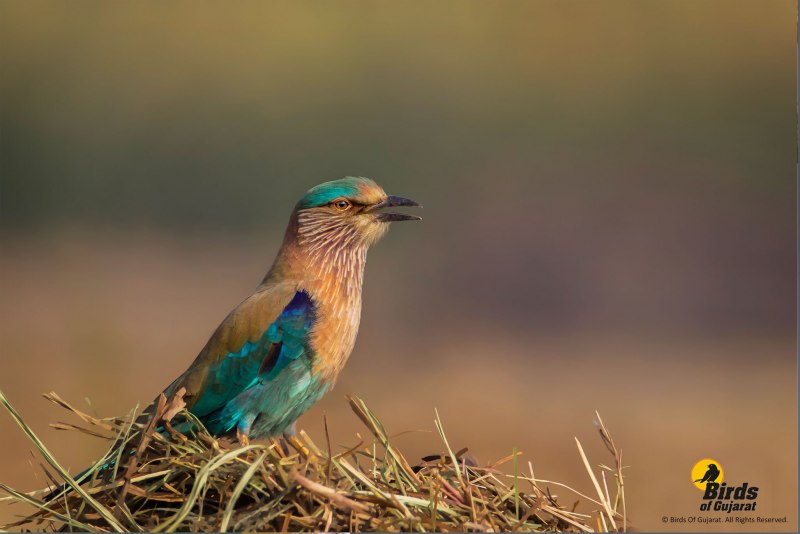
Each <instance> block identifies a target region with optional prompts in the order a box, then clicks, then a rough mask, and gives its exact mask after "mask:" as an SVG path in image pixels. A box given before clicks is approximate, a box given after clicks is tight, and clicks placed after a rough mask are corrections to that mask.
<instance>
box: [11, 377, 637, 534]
mask: <svg viewBox="0 0 800 534" xmlns="http://www.w3.org/2000/svg"><path fill="white" fill-rule="evenodd" d="M45 397H46V398H48V399H49V400H51V401H52V402H55V403H56V404H59V405H60V406H62V407H64V408H66V409H67V410H69V411H70V412H71V413H72V414H74V415H75V416H77V417H78V418H80V420H81V422H82V423H81V424H80V425H73V424H67V423H57V424H55V425H53V426H54V427H56V428H59V429H64V430H79V431H82V432H85V433H86V434H88V435H91V436H94V437H99V438H104V439H121V440H123V442H124V443H125V446H124V447H122V448H119V449H117V450H115V451H113V452H110V453H109V455H116V456H115V457H116V459H117V461H116V463H115V467H114V468H113V469H110V471H113V473H110V474H111V475H113V476H106V477H103V476H98V472H97V468H96V467H95V468H93V469H92V470H90V471H89V472H87V473H86V475H85V476H84V477H83V478H82V479H80V480H75V479H73V478H72V477H71V476H70V475H69V474H68V473H67V472H66V471H65V470H64V469H63V468H62V467H61V466H60V465H59V463H58V462H57V460H56V459H55V458H54V457H53V455H52V454H51V453H50V452H49V451H48V449H47V447H46V446H45V445H44V444H43V443H42V442H41V441H40V440H39V439H38V438H37V437H36V435H35V434H34V433H33V432H32V431H31V429H30V428H29V427H28V426H27V425H26V424H25V422H24V421H23V419H22V418H21V417H20V415H19V414H18V413H17V411H16V410H15V409H14V408H13V406H12V405H11V404H10V403H9V402H8V400H7V399H6V397H5V396H4V395H3V394H2V392H0V401H2V403H3V405H4V406H5V408H6V409H7V410H8V411H9V413H10V414H11V416H12V417H13V418H14V420H15V421H16V422H17V423H18V425H19V426H20V428H21V429H22V430H23V432H25V434H26V435H27V436H28V437H29V439H30V440H31V441H32V443H33V444H34V445H35V447H36V448H37V449H38V450H39V452H40V453H41V455H42V457H43V458H44V460H45V462H47V464H48V465H49V468H45V466H44V465H43V466H42V468H43V469H44V471H45V473H46V474H47V476H48V478H49V480H51V481H52V483H53V486H54V487H58V486H59V482H58V480H59V479H60V480H64V481H65V484H64V485H63V488H64V489H63V490H62V491H60V492H59V493H58V495H57V496H56V497H55V498H53V499H52V500H50V501H48V502H44V501H43V500H42V497H43V495H46V494H47V493H49V491H50V490H51V489H52V488H46V489H42V490H39V491H34V492H30V493H22V492H19V491H16V490H14V489H12V488H10V487H7V486H5V485H3V484H0V489H2V490H4V491H5V492H7V493H8V494H9V495H10V496H9V497H5V498H3V499H2V500H3V501H7V502H16V503H26V504H27V505H30V506H33V507H34V509H35V511H34V512H33V513H31V514H30V515H27V516H25V517H22V518H21V519H20V520H19V521H17V522H14V523H11V524H9V525H5V526H3V527H2V528H4V529H16V528H20V527H24V528H32V529H34V530H38V531H42V530H64V531H71V530H79V531H87V532H107V531H117V532H123V531H153V532H174V531H282V532H285V531H495V532H498V531H573V532H593V531H624V530H626V529H627V520H626V509H625V494H624V486H623V483H622V480H623V479H622V463H621V462H622V458H621V452H620V451H619V449H618V448H617V447H616V445H615V444H614V442H613V440H612V439H611V436H610V434H609V432H608V430H607V429H606V427H605V425H604V424H603V423H602V420H601V419H600V416H599V414H598V415H597V421H596V424H597V425H598V429H599V431H600V435H601V437H602V439H603V442H604V443H605V444H606V446H607V447H608V449H609V452H610V453H611V455H612V457H613V460H614V466H613V467H606V466H600V468H601V469H600V479H599V480H598V478H597V477H596V475H595V473H594V471H593V469H592V468H591V465H590V464H589V461H588V459H587V458H586V455H585V454H584V452H583V448H582V447H581V444H580V442H577V439H576V442H577V446H578V451H579V454H580V457H581V459H582V461H583V462H584V464H585V467H586V469H587V471H588V473H589V476H590V477H591V479H592V482H593V484H594V486H595V489H596V491H597V496H596V497H595V498H592V497H589V496H586V495H582V494H579V493H577V492H575V491H574V490H572V489H571V488H570V487H569V486H567V485H565V484H562V483H558V482H552V481H544V480H537V479H536V477H535V475H534V473H533V467H532V466H531V464H530V463H528V464H527V466H526V467H527V472H526V473H522V472H521V470H520V458H519V453H518V452H517V451H516V450H514V451H513V453H512V454H511V455H509V456H507V457H506V458H503V459H501V460H499V461H497V462H494V463H493V464H490V465H486V466H478V465H475V462H474V461H472V460H471V459H470V457H469V456H468V455H467V454H466V453H467V450H466V449H463V450H460V451H453V449H452V448H451V446H450V444H449V443H448V441H447V437H446V435H445V433H444V429H443V427H442V423H441V421H440V420H439V417H438V414H437V415H436V420H435V427H436V430H437V431H438V433H439V435H440V437H441V441H442V452H441V454H435V455H431V456H427V457H425V458H422V459H421V461H420V462H419V463H417V464H415V465H411V464H410V463H409V462H408V461H407V460H406V458H405V457H404V456H403V454H402V453H401V452H400V451H399V450H397V449H396V448H395V447H394V446H393V445H392V444H391V443H390V440H389V436H388V434H387V432H386V430H385V429H384V428H383V425H382V424H381V422H380V421H379V420H378V418H377V417H376V416H375V415H374V414H373V413H372V412H371V411H370V410H369V409H368V408H367V406H366V405H365V404H364V402H363V401H362V400H360V399H357V398H350V404H351V406H352V408H353V411H354V412H355V414H356V415H357V416H358V417H359V419H361V421H362V422H363V423H364V424H365V425H366V427H367V428H368V429H369V431H370V433H371V435H372V437H371V438H370V439H369V440H364V439H361V438H360V436H359V439H361V441H360V442H359V443H358V444H357V445H355V446H353V447H351V448H349V449H347V450H345V451H343V452H340V453H336V454H334V453H333V452H332V450H331V445H330V440H329V439H328V436H327V433H326V444H325V447H324V448H321V447H319V446H317V445H316V444H315V443H314V442H313V441H312V440H311V438H310V437H309V436H308V435H306V434H305V433H304V432H300V434H299V435H298V436H297V437H295V438H292V439H290V440H288V442H283V443H279V442H277V441H274V440H271V441H269V442H265V443H252V444H249V445H246V446H240V445H239V444H238V443H235V442H229V441H226V440H218V439H215V438H213V437H212V436H210V435H209V434H208V433H207V432H206V431H205V430H204V429H203V428H202V425H200V424H199V422H197V421H196V420H193V419H192V416H191V414H189V413H188V412H186V411H181V408H182V402H181V399H180V397H177V398H173V399H170V401H167V399H164V398H163V397H162V398H161V400H160V403H159V405H158V407H157V410H156V414H155V416H154V417H152V418H151V419H150V421H149V422H148V423H147V424H145V425H136V424H133V423H131V421H132V419H133V418H132V417H128V418H107V419H99V418H95V417H92V416H90V415H88V414H86V413H83V412H81V411H80V410H78V409H76V408H74V407H73V406H71V405H69V404H68V403H67V402H65V401H64V400H62V399H61V398H59V397H58V396H57V395H56V394H54V393H50V394H48V395H45ZM173 418H174V419H173ZM185 419H188V420H192V421H193V422H194V423H195V424H196V427H197V430H196V431H191V432H189V433H187V434H186V435H184V434H181V433H179V432H177V431H175V430H174V428H173V427H172V425H171V422H172V421H173V420H178V421H182V420H185ZM157 421H158V422H164V424H165V425H166V429H167V432H166V435H162V434H160V433H158V432H155V430H154V428H155V423H156V422H157ZM176 426H177V425H176ZM122 451H131V452H130V457H129V459H127V461H126V460H125V459H124V458H122ZM125 456H128V454H126V455H125ZM107 457H108V456H107ZM102 463H104V462H103V461H101V462H97V464H96V465H101V464H102ZM504 464H505V465H504ZM119 465H122V466H123V467H121V468H119V469H118V468H117V467H116V466H119ZM503 465H504V468H505V469H509V468H510V469H511V470H512V473H507V472H504V471H503V470H501V469H499V467H500V466H503ZM51 471H55V473H56V474H57V476H58V477H59V478H57V477H56V475H53V474H52V473H51ZM606 473H609V477H607V476H606ZM608 478H612V479H613V482H612V484H611V485H612V489H613V490H614V491H613V493H612V492H610V491H609V488H608ZM550 486H553V487H557V488H563V489H566V490H569V491H571V492H575V493H577V495H578V496H579V498H580V499H582V500H585V501H587V502H589V503H591V507H592V510H589V511H588V512H586V513H579V512H577V511H576V506H577V504H578V503H575V505H573V506H572V507H571V508H570V509H566V508H564V507H563V506H562V505H560V504H559V503H558V500H557V497H556V495H554V494H552V493H551V492H550Z"/></svg>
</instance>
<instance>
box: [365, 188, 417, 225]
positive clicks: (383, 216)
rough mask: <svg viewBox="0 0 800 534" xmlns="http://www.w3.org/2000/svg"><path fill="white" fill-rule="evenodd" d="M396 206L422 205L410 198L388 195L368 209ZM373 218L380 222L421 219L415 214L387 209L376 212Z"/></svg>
mask: <svg viewBox="0 0 800 534" xmlns="http://www.w3.org/2000/svg"><path fill="white" fill-rule="evenodd" d="M396 206H416V207H419V208H421V207H422V206H420V205H419V204H418V203H416V202H414V201H413V200H411V199H408V198H403V197H396V196H394V195H389V196H388V197H386V200H384V201H382V202H378V203H377V204H375V205H373V206H372V207H371V208H370V210H369V211H374V210H379V209H381V208H393V207H396ZM375 218H376V219H377V220H379V221H381V222H395V221H421V220H422V217H417V216H416V215H406V214H405V213H393V212H389V211H382V212H380V213H376V214H375Z"/></svg>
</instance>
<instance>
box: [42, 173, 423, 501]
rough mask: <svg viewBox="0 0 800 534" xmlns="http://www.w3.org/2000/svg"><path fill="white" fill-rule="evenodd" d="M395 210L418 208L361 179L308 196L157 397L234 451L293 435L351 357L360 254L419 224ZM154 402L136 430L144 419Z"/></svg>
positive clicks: (356, 321) (357, 314) (327, 184)
mask: <svg viewBox="0 0 800 534" xmlns="http://www.w3.org/2000/svg"><path fill="white" fill-rule="evenodd" d="M398 206H410V207H412V206H419V207H421V206H420V205H419V204H418V203H417V202H415V201H413V200H410V199H408V198H403V197H399V196H393V195H387V194H386V192H385V191H384V190H383V188H381V187H380V186H379V185H378V184H377V183H375V182H374V181H373V180H371V179H369V178H363V177H352V176H348V177H345V178H342V179H339V180H333V181H329V182H325V183H322V184H319V185H317V186H315V187H312V188H311V189H309V190H308V191H307V192H306V193H305V195H303V197H302V198H301V199H300V200H299V202H297V204H296V205H295V207H294V210H293V211H292V213H291V216H290V217H289V223H288V225H287V227H286V231H285V234H284V238H283V243H282V245H281V247H280V249H279V250H278V253H277V255H276V257H275V260H274V262H273V263H272V266H271V268H270V269H269V271H268V272H267V274H266V276H265V277H264V278H263V280H262V281H261V283H260V284H259V285H258V286H257V287H256V289H255V291H254V292H253V293H252V294H251V295H250V296H248V297H247V298H245V299H244V300H243V301H242V302H241V303H240V304H239V305H238V306H236V307H235V308H234V309H233V311H231V312H230V313H229V314H228V315H227V317H225V319H224V320H223V321H222V322H221V323H220V325H219V326H218V327H217V329H216V330H215V331H214V333H213V334H212V335H211V337H210V339H209V340H208V342H207V343H206V344H205V346H204V347H203V349H202V350H201V351H200V353H199V354H198V355H197V357H196V358H195V360H194V361H193V362H192V363H191V365H189V367H188V368H187V369H186V371H185V372H184V373H182V374H181V375H180V376H178V377H177V378H176V379H175V380H174V381H172V383H170V384H169V385H168V386H167V387H166V388H165V389H164V390H163V395H164V396H165V397H167V398H170V397H171V396H172V395H174V394H175V393H176V392H178V391H180V392H181V393H182V394H183V402H185V404H186V406H185V409H186V410H187V411H189V412H190V413H191V414H193V415H194V416H195V417H196V418H197V419H198V420H199V421H200V422H201V423H202V424H203V425H204V426H205V428H206V430H207V431H208V432H209V433H210V434H211V435H213V436H216V437H221V436H230V437H233V436H235V437H236V438H237V439H238V441H239V442H240V443H241V444H242V445H246V444H248V443H249V442H250V440H251V439H257V438H270V437H281V436H292V435H294V434H295V432H296V425H295V423H296V421H297V419H298V418H299V417H300V416H301V415H302V414H303V413H305V412H306V411H307V410H308V409H309V408H311V406H313V405H314V404H315V403H316V402H317V401H318V400H320V399H321V398H322V397H323V396H324V395H325V394H326V393H327V392H329V391H330V390H331V388H333V386H334V384H335V383H336V380H337V378H338V376H339V374H340V373H341V371H342V368H343V367H344V365H345V363H346V362H347V360H348V358H349V357H350V353H351V352H352V350H353V346H354V344H355V341H356V335H357V333H358V328H359V322H360V318H361V300H362V282H363V277H364V267H365V264H366V260H367V250H368V249H369V248H370V246H372V245H374V244H375V243H376V242H377V241H378V240H380V239H381V238H382V237H383V236H384V234H386V232H387V231H388V229H389V226H390V224H391V223H392V222H398V221H412V220H421V217H418V216H416V215H409V214H405V213H398V212H395V211H391V210H390V208H394V207H398ZM387 209H389V210H388V211H387ZM159 397H160V396H159ZM157 400H158V399H156V401H154V402H153V403H151V404H150V405H149V407H148V409H146V410H145V411H144V413H143V414H142V415H140V417H139V418H138V419H137V422H142V421H146V420H147V417H148V416H152V414H153V413H154V406H155V405H156V402H157ZM159 430H162V431H163V427H161V428H160V429H159ZM116 446H119V444H117V445H116ZM113 449H114V447H112V450H113ZM107 457H110V456H107ZM108 465H110V464H106V465H103V466H101V469H104V468H106V467H107V466H108ZM86 472H88V470H87V471H84V473H86ZM84 473H81V475H83V474H84ZM81 475H78V477H80V476H81ZM78 477H76V478H78ZM53 493H57V492H53Z"/></svg>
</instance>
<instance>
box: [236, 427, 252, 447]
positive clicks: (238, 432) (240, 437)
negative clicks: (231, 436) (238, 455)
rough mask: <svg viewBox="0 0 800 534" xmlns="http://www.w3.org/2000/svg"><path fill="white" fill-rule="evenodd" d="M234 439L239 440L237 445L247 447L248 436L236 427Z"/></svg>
mask: <svg viewBox="0 0 800 534" xmlns="http://www.w3.org/2000/svg"><path fill="white" fill-rule="evenodd" d="M236 439H237V440H238V441H239V445H241V446H242V447H247V446H248V445H250V437H249V436H248V435H247V434H245V433H244V432H242V431H241V430H239V429H238V428H237V429H236Z"/></svg>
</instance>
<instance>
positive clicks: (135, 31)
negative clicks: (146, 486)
mask: <svg viewBox="0 0 800 534" xmlns="http://www.w3.org/2000/svg"><path fill="white" fill-rule="evenodd" d="M796 15H797V13H796V6H795V3H794V2H791V1H779V0H769V1H767V0H765V1H761V2H752V1H728V0H726V1H695V0H687V1H664V0H652V1H646V2H643V1H638V0H630V1H607V2H592V1H526V2H509V1H502V2H468V1H461V2H452V1H443V2H404V3H390V2H344V1H339V2H327V3H324V2H319V3H311V2H236V3H213V2H208V3H195V2H169V3H160V2H138V3H105V2H22V1H17V2H13V1H9V2H3V3H2V4H0V61H2V63H1V64H0V68H1V72H2V74H1V75H0V99H1V100H0V101H1V102H2V106H1V107H0V170H1V171H2V181H1V182H0V208H1V209H0V246H2V255H0V268H1V269H2V271H0V275H1V276H0V292H1V293H0V336H1V338H2V346H3V347H4V348H3V351H2V361H3V367H2V371H0V388H2V389H3V390H4V391H5V392H6V394H8V395H9V396H10V397H11V399H12V401H14V402H15V403H16V405H17V407H18V408H19V409H20V410H21V411H22V413H23V415H26V416H27V417H28V418H29V419H30V421H31V422H32V424H33V427H34V429H35V430H37V431H38V432H40V433H41V435H42V436H43V438H44V439H45V441H46V442H47V443H49V444H50V445H51V446H52V449H53V450H54V451H55V452H56V453H57V454H58V455H59V457H60V458H63V459H64V462H65V464H67V465H70V466H71V467H72V468H73V469H78V468H81V467H83V466H84V465H85V464H87V463H88V462H90V461H91V460H93V459H94V458H96V457H97V456H98V455H99V454H101V453H102V452H103V444H102V443H97V442H95V441H91V440H88V439H84V438H83V437H81V436H73V435H64V434H63V433H61V434H59V433H57V432H56V431H54V430H50V429H48V428H47V423H48V422H51V421H54V420H56V419H58V418H61V417H62V416H63V414H62V413H60V412H59V410H58V409H56V408H55V407H52V406H50V405H48V404H47V403H46V402H45V401H43V400H41V399H40V398H39V397H38V395H39V393H41V392H43V391H49V390H56V391H57V392H59V393H60V394H61V395H62V396H64V397H65V398H67V399H68V400H71V401H74V402H76V403H79V402H82V401H81V399H83V398H84V397H89V398H91V400H92V403H93V405H94V407H95V408H96V409H97V411H98V412H99V413H100V414H102V415H111V414H119V413H124V412H125V411H127V410H128V409H130V408H131V407H133V406H134V405H135V404H136V403H137V402H147V401H149V400H150V399H151V398H152V397H153V396H154V395H155V394H156V393H157V392H158V391H160V390H161V388H163V387H164V386H165V385H166V384H167V383H168V382H169V381H170V380H171V379H172V378H173V377H174V376H176V375H177V374H178V373H179V372H181V371H182V370H183V369H184V368H185V367H186V366H187V365H188V363H189V362H190V361H191V360H192V359H193V358H194V356H195V355H196V353H197V352H198V350H199V349H200V348H201V347H202V345H203V344H204V343H205V341H206V339H207V337H208V335H209V334H210V333H211V331H212V330H213V329H214V327H215V326H216V325H217V324H218V322H219V321H220V320H221V319H222V318H223V317H224V315H225V314H226V313H227V312H228V311H229V310H230V309H231V308H232V307H233V306H235V305H236V304H237V303H238V302H239V301H240V300H241V299H242V298H244V297H245V296H246V295H247V294H248V293H249V291H251V290H252V288H253V287H254V286H255V285H256V284H257V283H258V282H259V281H260V279H261V276H262V275H263V273H264V272H265V271H266V269H267V268H268V266H269V263H270V261H271V259H272V257H273V255H274V253H275V251H276V249H277V246H278V245H279V241H280V238H281V236H282V232H283V228H284V225H285V223H286V219H287V216H288V214H289V212H290V211H291V208H292V206H293V204H294V202H296V200H297V199H298V198H299V196H300V195H301V194H302V193H303V192H304V191H305V190H306V189H308V188H309V187H311V186H312V185H315V184H316V183H319V182H322V181H326V180H330V179H335V178H339V177H341V176H345V175H361V176H369V177H372V178H374V179H376V180H377V181H378V182H379V183H381V184H382V185H383V186H384V187H385V188H386V189H387V191H390V192H391V193H393V194H400V195H404V196H409V197H411V198H414V199H416V200H418V201H420V202H421V203H423V204H424V205H425V209H424V212H423V216H424V220H423V221H422V222H421V223H419V224H407V225H397V227H396V228H394V229H393V230H392V232H390V234H389V236H387V238H386V239H385V240H384V242H382V243H381V244H380V245H379V246H378V247H377V248H376V249H375V250H373V251H372V252H371V255H370V261H369V266H368V268H367V273H366V281H365V284H366V286H365V302H364V313H363V320H362V329H361V334H360V337H359V342H358V344H357V346H356V349H355V352H354V354H353V357H352V359H351V361H350V363H349V364H348V367H347V368H346V370H345V372H344V375H343V377H342V379H341V380H340V383H339V385H338V386H337V388H336V390H334V392H333V393H332V394H330V395H329V396H328V397H327V398H326V399H325V400H324V401H323V402H322V403H321V405H320V406H318V407H317V408H315V409H314V410H312V411H311V412H310V413H309V414H308V415H307V416H306V417H305V418H304V419H303V426H304V427H305V428H306V429H307V430H308V431H309V432H310V433H311V434H312V436H314V435H316V437H317V438H319V437H320V436H321V434H320V432H321V430H320V429H321V422H322V413H323V412H325V413H327V416H328V418H329V421H330V422H331V423H332V438H333V440H334V443H335V444H352V443H354V442H355V441H356V438H355V432H363V429H362V428H361V427H360V425H359V423H358V422H357V420H356V419H355V418H354V417H352V416H351V415H350V414H349V412H348V408H347V405H346V403H345V402H344V401H343V399H342V395H343V394H345V393H355V394H358V395H361V396H363V397H364V398H365V399H366V400H367V402H368V403H369V404H370V406H371V407H372V408H373V409H374V410H375V411H376V412H377V413H378V414H379V415H382V416H383V418H384V423H385V424H386V425H387V427H389V429H390V430H392V431H394V432H399V431H401V430H408V429H417V428H420V429H427V430H432V428H433V426H432V418H433V409H434V407H437V408H438V409H439V411H440V413H441V415H442V417H443V420H444V422H445V428H446V430H447V429H448V427H449V431H448V433H449V435H450V439H451V441H453V442H454V444H455V445H457V446H459V447H460V446H469V447H470V449H471V451H472V452H473V453H474V454H475V455H477V456H478V457H479V458H480V459H481V460H484V461H488V460H490V459H496V458H499V457H502V456H505V455H506V454H508V453H509V452H510V451H511V449H512V447H519V448H520V449H522V450H523V451H524V452H525V455H526V458H527V459H532V460H533V463H534V467H535V468H536V472H537V475H539V476H541V477H542V478H547V479H550V480H559V481H562V482H564V483H568V484H570V485H572V486H574V487H577V488H582V489H585V490H586V491H591V490H590V482H589V481H588V480H587V479H586V474H585V472H584V471H583V470H582V467H581V465H580V461H579V458H578V456H577V453H576V452H575V451H574V450H573V449H572V448H571V447H572V445H571V444H572V436H574V435H578V436H579V437H581V439H582V441H583V442H584V444H585V445H586V446H587V449H588V453H589V454H590V459H592V460H593V461H594V463H599V462H601V461H603V462H606V461H610V460H609V459H608V458H607V457H605V456H604V455H603V454H604V448H603V447H602V444H601V443H600V441H599V439H596V438H595V436H594V435H593V434H594V430H593V427H592V424H591V420H592V417H593V410H595V409H599V410H600V412H601V414H602V415H603V416H604V420H605V422H606V423H607V424H608V425H609V427H610V428H611V430H612V432H615V433H616V434H617V436H616V437H617V439H618V441H619V442H620V444H621V445H622V448H623V451H624V452H625V455H626V460H627V462H626V463H627V464H628V465H630V466H631V467H630V469H629V470H628V474H629V481H628V491H629V499H628V509H629V510H630V514H631V518H632V520H633V521H634V523H635V524H636V525H637V526H638V527H639V528H642V529H647V530H655V529H662V528H663V529H668V530H674V528H675V525H668V526H664V525H662V523H661V516H662V515H691V514H692V513H694V512H695V511H696V507H697V505H698V503H699V492H698V490H696V489H695V488H694V487H693V486H692V485H691V484H690V481H689V471H690V469H691V467H692V465H693V464H694V463H695V461H697V460H699V459H700V458H703V457H707V456H712V457H714V458H716V459H717V460H719V461H720V462H721V463H722V465H723V466H724V468H725V471H726V476H727V477H728V478H729V480H731V481H745V480H746V481H750V482H751V484H758V485H760V487H761V488H762V490H761V492H760V493H759V506H760V508H759V509H760V510H761V512H762V513H763V514H773V515H781V516H782V515H787V516H788V519H789V521H788V523H786V524H782V525H778V526H777V528H783V529H785V530H795V529H796V528H797V513H796V502H797V483H796V473H797V457H796V452H797V434H796V431H797V422H796V418H797V409H796V400H797V396H796V395H797V387H796V381H795V376H796V364H795V362H796V360H795V318H796V316H795V239H796V236H795V178H794V177H795V160H796V141H797V138H796V129H795V128H796V115H795V79H796V78H795V63H796V55H795V54H796V52H795V47H796V37H795V24H796ZM0 425H2V427H0V428H2V435H3V438H4V439H3V447H2V448H3V450H4V453H3V455H2V457H0V480H2V481H3V482H5V483H11V484H12V485H16V486H18V487H21V488H22V489H33V488H34V487H38V486H41V485H43V482H42V480H41V479H39V480H34V479H32V476H31V472H32V468H31V467H30V466H29V465H28V464H27V463H26V462H27V459H28V458H29V455H28V454H27V450H28V449H30V448H31V447H30V446H29V444H28V443H27V442H26V440H25V439H24V437H23V436H22V435H21V433H20V432H19V431H18V430H17V429H16V428H15V427H14V425H13V423H12V421H11V419H10V418H9V417H7V416H4V415H3V416H0ZM399 442H400V444H401V445H402V446H403V447H404V448H405V449H406V450H408V451H410V454H411V455H413V454H418V455H421V454H427V453H430V452H435V451H436V450H437V447H438V445H437V439H436V438H435V436H434V435H431V434H419V433H416V434H411V435H406V436H403V437H402V438H400V439H399ZM560 492H561V493H562V495H563V497H562V499H563V500H564V501H565V502H572V499H573V496H572V495H569V494H568V493H566V492H564V491H563V490H560ZM665 495H670V498H669V499H666V498H665V497H664V496H665ZM591 507H592V505H591V503H583V504H581V505H580V507H579V509H583V511H588V510H591ZM3 508H5V507H3ZM6 514H7V511H6V510H0V516H6ZM737 527H740V528H746V527H743V526H741V525H737ZM747 527H748V528H749V529H750V530H761V529H763V526H762V525H758V526H752V525H750V526H747ZM690 529H691V528H690ZM695 529H696V528H695Z"/></svg>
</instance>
